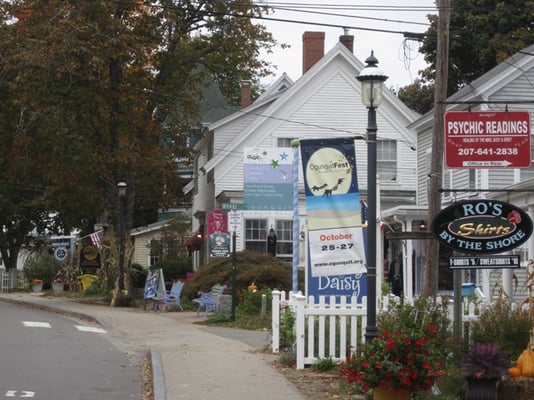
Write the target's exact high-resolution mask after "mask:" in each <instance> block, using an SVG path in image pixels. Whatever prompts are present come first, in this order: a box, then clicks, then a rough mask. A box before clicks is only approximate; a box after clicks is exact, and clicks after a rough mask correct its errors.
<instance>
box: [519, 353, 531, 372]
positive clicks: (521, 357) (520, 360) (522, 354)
mask: <svg viewBox="0 0 534 400" xmlns="http://www.w3.org/2000/svg"><path fill="white" fill-rule="evenodd" d="M527 351H528V350H525V351H523V352H522V353H521V354H520V355H519V357H518V358H517V368H519V369H520V370H521V372H523V358H524V357H523V356H524V354H525V353H526V352H527Z"/></svg>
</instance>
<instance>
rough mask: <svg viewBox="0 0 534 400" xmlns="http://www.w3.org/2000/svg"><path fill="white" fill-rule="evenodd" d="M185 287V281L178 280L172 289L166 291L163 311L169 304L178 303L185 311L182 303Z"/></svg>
mask: <svg viewBox="0 0 534 400" xmlns="http://www.w3.org/2000/svg"><path fill="white" fill-rule="evenodd" d="M183 288H184V283H183V282H181V281H176V282H174V283H173V284H172V287H171V290H170V291H168V292H166V293H165V295H164V296H163V299H162V301H163V308H162V310H161V311H165V309H166V308H167V306H168V305H176V306H178V307H179V308H180V310H182V311H184V308H183V307H182V304H181V303H180V297H181V296H182V289H183Z"/></svg>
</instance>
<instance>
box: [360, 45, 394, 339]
mask: <svg viewBox="0 0 534 400" xmlns="http://www.w3.org/2000/svg"><path fill="white" fill-rule="evenodd" d="M365 62H366V63H367V65H366V66H365V68H364V69H363V70H362V71H361V72H360V75H358V77H357V78H356V79H358V80H359V81H360V82H361V83H362V103H363V105H364V106H365V107H367V109H368V112H367V203H368V204H367V207H368V208H367V216H368V217H367V219H368V223H367V326H366V327H365V341H366V342H370V341H371V340H373V339H374V338H375V337H376V336H377V329H376V222H377V215H376V203H377V196H376V131H377V127H376V108H377V107H378V106H379V105H380V104H381V103H382V89H383V86H384V81H385V80H386V79H387V78H388V77H387V76H386V75H384V73H383V72H382V71H381V70H380V69H379V68H378V67H377V64H378V60H377V59H376V57H375V56H374V54H373V52H372V51H371V55H370V56H369V57H368V58H367V60H365Z"/></svg>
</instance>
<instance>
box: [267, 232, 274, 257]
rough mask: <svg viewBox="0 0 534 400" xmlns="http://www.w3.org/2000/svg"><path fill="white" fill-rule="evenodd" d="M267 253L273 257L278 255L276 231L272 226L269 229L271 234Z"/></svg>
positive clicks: (268, 238)
mask: <svg viewBox="0 0 534 400" xmlns="http://www.w3.org/2000/svg"><path fill="white" fill-rule="evenodd" d="M267 253H270V254H272V256H273V257H276V233H274V229H273V228H271V230H270V231H269V236H267Z"/></svg>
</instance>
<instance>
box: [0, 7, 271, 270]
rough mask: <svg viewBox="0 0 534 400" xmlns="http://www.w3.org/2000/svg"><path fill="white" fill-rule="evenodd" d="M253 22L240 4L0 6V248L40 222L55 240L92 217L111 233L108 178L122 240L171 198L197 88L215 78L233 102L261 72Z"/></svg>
mask: <svg viewBox="0 0 534 400" xmlns="http://www.w3.org/2000/svg"><path fill="white" fill-rule="evenodd" d="M265 12H267V10H266V9H265V8H264V7H262V6H258V5H256V4H254V3H253V2H252V1H241V0H240V1H213V0H205V1H187V0H180V1H177V0H161V1H157V2H153V3H150V4H145V3H142V2H137V1H112V0H13V1H12V2H2V3H0V104H1V106H2V107H1V108H0V138H1V139H0V140H2V144H3V146H2V152H1V156H0V158H1V159H0V163H1V166H2V167H3V168H2V169H1V170H0V205H1V206H2V208H1V209H0V224H1V225H2V228H3V229H2V232H1V233H0V250H2V251H3V249H5V248H9V247H10V246H11V248H12V249H13V250H14V249H15V248H16V247H17V246H22V245H23V242H22V241H21V240H20V238H18V239H17V240H16V241H15V240H12V241H11V242H9V241H8V240H7V239H6V238H5V237H6V236H8V235H15V234H19V235H22V236H23V237H27V236H28V234H29V233H31V232H35V233H38V231H39V232H44V228H45V227H46V228H48V229H50V230H51V227H52V225H53V224H51V221H53V222H54V223H55V225H54V226H53V228H54V231H55V232H58V233H59V232H60V231H58V230H57V229H59V228H62V229H63V230H64V231H66V232H68V231H69V230H70V229H71V228H73V227H81V228H83V229H87V230H89V229H91V224H92V222H93V221H94V218H95V216H100V215H104V214H108V215H109V216H110V223H111V224H112V225H116V224H117V222H118V221H119V210H120V198H119V196H118V190H117V186H116V185H117V182H119V181H125V182H127V184H128V194H127V197H126V201H125V211H126V232H129V228H130V227H132V226H133V224H134V217H136V218H137V217H139V216H142V215H143V213H142V211H146V213H150V212H151V211H154V210H158V209H165V208H166V207H169V206H173V205H175V204H178V203H180V202H183V201H184V200H185V199H184V198H183V193H182V187H183V186H184V184H185V183H187V182H185V181H183V179H182V178H181V177H180V176H179V174H178V173H177V161H176V160H183V159H184V157H187V156H188V155H189V154H188V150H187V148H185V147H184V143H186V142H187V137H189V136H190V135H191V132H193V131H198V128H199V127H200V126H201V122H202V121H201V119H200V113H199V104H200V100H201V98H200V96H201V93H202V88H203V87H204V86H205V85H207V84H209V83H210V82H212V81H213V80H215V81H216V82H217V83H218V84H219V86H220V87H221V88H222V90H223V92H224V94H225V95H226V97H227V98H228V99H231V100H233V101H235V100H236V93H238V90H239V84H240V81H241V80H243V79H244V80H249V81H252V82H258V81H259V79H260V78H261V77H263V76H265V75H268V74H269V67H270V65H268V64H266V63H265V62H263V61H261V59H260V57H259V53H260V50H261V49H266V50H269V49H270V48H271V47H272V46H274V45H275V44H276V43H275V42H274V40H273V39H272V36H271V35H270V33H268V32H267V31H266V30H265V28H264V27H263V26H262V25H255V24H254V23H253V21H252V18H253V17H255V16H261V15H262V14H263V13H265ZM23 194H24V196H22V195H23ZM10 196H11V197H10ZM17 199H19V200H18V201H17ZM23 222H25V224H24V225H22V223H23ZM147 222H153V221H149V220H139V221H138V222H136V223H135V224H136V225H141V224H144V223H147ZM37 228H39V229H38V231H37V230H36V229H37ZM19 249H20V247H19ZM4 259H5V258H4ZM10 267H13V265H10Z"/></svg>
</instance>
